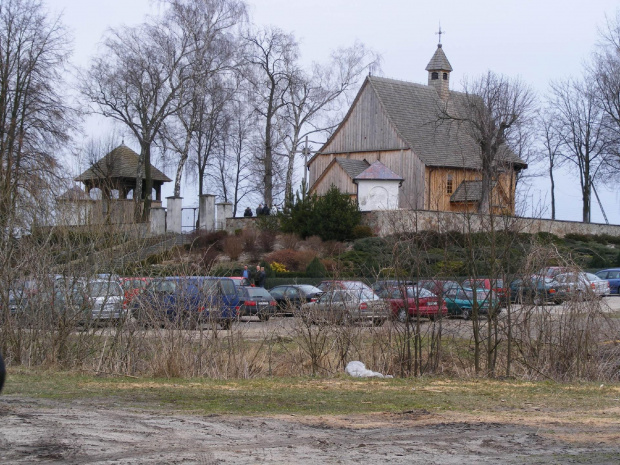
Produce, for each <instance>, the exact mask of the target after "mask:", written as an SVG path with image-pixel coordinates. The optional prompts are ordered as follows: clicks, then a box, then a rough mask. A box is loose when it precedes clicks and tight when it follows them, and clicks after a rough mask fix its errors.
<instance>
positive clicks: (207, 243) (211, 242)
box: [192, 230, 228, 251]
mask: <svg viewBox="0 0 620 465" xmlns="http://www.w3.org/2000/svg"><path fill="white" fill-rule="evenodd" d="M226 237H228V233H227V232H226V231H223V230H222V231H213V232H203V231H198V232H196V233H195V234H193V236H192V248H199V249H206V248H208V247H211V246H214V247H215V248H216V249H217V250H219V251H222V250H223V242H224V239H225V238H226Z"/></svg>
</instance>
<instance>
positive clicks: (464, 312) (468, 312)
mask: <svg viewBox="0 0 620 465" xmlns="http://www.w3.org/2000/svg"><path fill="white" fill-rule="evenodd" d="M461 316H462V317H463V319H464V320H469V319H470V318H471V310H470V309H469V308H464V309H463V310H462V311H461Z"/></svg>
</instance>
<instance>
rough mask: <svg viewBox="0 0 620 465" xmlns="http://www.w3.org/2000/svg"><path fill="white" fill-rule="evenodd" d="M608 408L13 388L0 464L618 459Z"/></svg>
mask: <svg viewBox="0 0 620 465" xmlns="http://www.w3.org/2000/svg"><path fill="white" fill-rule="evenodd" d="M615 410H620V408H616V409H615ZM607 413H608V415H605V414H604V413H601V414H596V415H590V414H585V415H579V414H577V415H576V414H575V413H574V412H573V413H572V414H570V415H569V414H566V415H565V416H562V415H555V414H550V413H549V412H541V411H535V410H533V411H524V412H520V414H519V415H515V414H506V415H504V414H501V413H500V414H498V415H496V416H488V415H484V416H483V415H480V416H466V415H463V414H458V415H457V414H454V413H450V412H446V413H444V412H441V413H431V412H428V411H425V410H422V411H407V412H402V413H390V414H374V415H363V416H361V415H360V416H357V415H355V416H338V417H333V416H331V417H325V416H323V417H318V416H317V417H309V416H292V415H291V416H286V417H283V416H279V417H235V416H218V415H207V416H205V415H191V414H166V413H162V412H161V411H157V412H155V411H148V410H144V409H140V410H138V409H131V408H126V407H124V406H120V405H118V404H117V405H114V403H110V402H109V399H107V400H106V401H105V403H104V402H103V401H97V400H88V401H79V402H73V403H71V404H65V403H61V402H58V401H50V400H42V399H31V398H24V397H18V396H13V395H11V396H2V397H1V398H0V463H2V464H33V463H34V464H36V463H45V464H86V463H91V464H201V465H214V464H256V463H269V464H298V463H299V464H332V463H333V464H352V463H355V464H366V463H369V464H374V463H391V464H411V463H424V464H460V465H463V464H474V463H475V464H481V463H482V464H484V463H493V464H543V463H544V464H550V463H551V464H566V463H587V464H610V465H611V464H614V465H617V464H618V463H620V425H619V424H617V422H615V420H613V419H617V418H618V416H617V413H618V412H607ZM606 417H608V418H606Z"/></svg>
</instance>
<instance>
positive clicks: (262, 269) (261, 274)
mask: <svg viewBox="0 0 620 465" xmlns="http://www.w3.org/2000/svg"><path fill="white" fill-rule="evenodd" d="M266 278H267V274H266V273H265V267H264V266H261V267H260V272H259V273H258V287H265V279H266Z"/></svg>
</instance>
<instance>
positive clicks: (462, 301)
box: [444, 287, 500, 320]
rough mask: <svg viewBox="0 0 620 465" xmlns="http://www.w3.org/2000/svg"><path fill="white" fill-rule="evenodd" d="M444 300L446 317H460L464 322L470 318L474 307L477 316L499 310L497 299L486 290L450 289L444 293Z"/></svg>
mask: <svg viewBox="0 0 620 465" xmlns="http://www.w3.org/2000/svg"><path fill="white" fill-rule="evenodd" d="M444 298H445V301H446V306H447V307H448V315H452V316H459V315H460V316H461V317H463V319H465V320H467V319H469V318H471V316H472V315H473V314H474V308H475V307H477V309H478V314H479V315H486V314H488V313H489V312H498V311H499V310H500V309H499V302H498V300H497V298H494V297H493V296H492V294H491V292H489V291H487V290H486V289H466V288H462V287H452V288H450V289H449V290H448V291H447V292H446V293H445V295H444Z"/></svg>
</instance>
